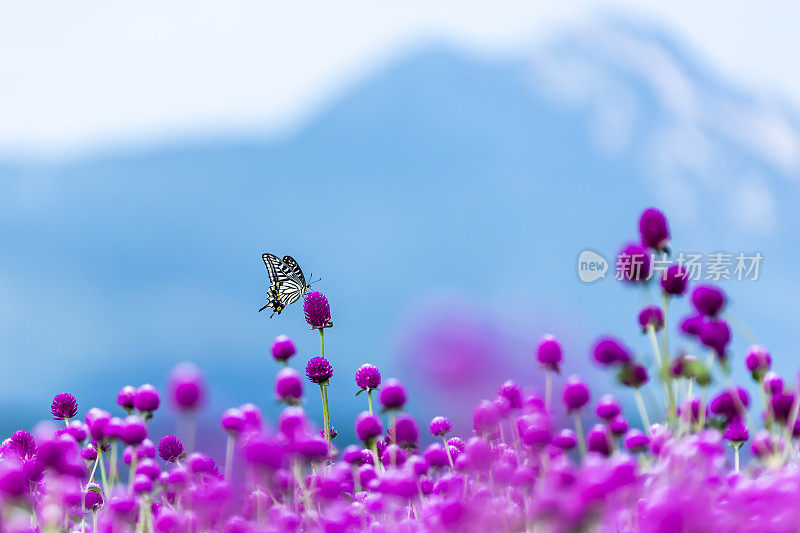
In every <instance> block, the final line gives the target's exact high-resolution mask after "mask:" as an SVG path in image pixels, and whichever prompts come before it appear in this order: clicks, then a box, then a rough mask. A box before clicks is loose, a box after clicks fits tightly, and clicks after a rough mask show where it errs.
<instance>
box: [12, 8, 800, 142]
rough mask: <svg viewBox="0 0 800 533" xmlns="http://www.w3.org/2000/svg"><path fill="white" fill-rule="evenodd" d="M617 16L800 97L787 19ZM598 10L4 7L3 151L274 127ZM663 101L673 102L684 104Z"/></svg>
mask: <svg viewBox="0 0 800 533" xmlns="http://www.w3.org/2000/svg"><path fill="white" fill-rule="evenodd" d="M613 5H614V6H618V7H621V8H632V9H635V10H637V12H640V13H642V14H643V15H645V16H647V17H651V18H653V19H655V20H659V21H661V22H663V23H664V24H665V25H667V26H669V27H673V28H674V29H675V30H676V31H678V32H679V33H680V34H682V35H683V36H685V37H686V38H687V39H688V40H689V41H690V42H691V43H692V44H693V45H694V46H697V47H698V49H699V50H700V52H701V53H702V54H704V55H706V56H708V57H711V58H712V59H713V60H714V61H715V63H717V64H719V65H722V66H723V68H724V70H725V71H726V72H729V73H732V74H733V75H735V76H737V77H739V78H740V79H752V78H753V73H757V74H758V78H755V79H759V80H762V81H763V82H764V83H765V84H769V85H770V86H772V87H777V88H778V89H780V90H782V91H784V92H785V93H787V94H792V95H795V96H798V100H800V58H795V57H794V56H791V54H786V53H784V52H785V50H787V49H791V48H792V47H793V45H794V44H796V42H797V38H796V37H795V28H794V25H793V24H791V23H790V21H791V20H792V19H793V18H792V17H789V16H783V17H781V20H779V21H775V24H767V22H768V21H765V19H764V17H765V15H764V13H778V12H779V11H780V10H767V9H764V8H763V6H760V5H755V4H752V3H749V2H745V1H743V0H741V1H737V2H733V4H731V3H730V2H725V3H722V2H721V1H716V0H715V1H710V2H707V3H703V4H701V5H698V4H696V3H689V2H688V1H677V2H672V3H668V4H663V3H658V4H651V5H643V4H642V3H641V2H638V1H634V0H624V1H618V2H615V3H614V4H613ZM598 6H602V7H606V6H608V3H607V2H601V1H600V0H582V1H579V2H574V3H541V2H523V1H521V0H516V1H500V2H492V3H486V2H479V1H477V0H473V1H455V0H441V1H439V2H421V1H410V2H401V3H388V2H370V1H367V0H355V1H351V0H345V1H342V2H335V3H319V2H313V3H312V2H290V3H286V2H275V1H266V0H234V1H232V2H226V3H224V4H220V3H218V2H210V1H208V0H203V1H189V0H175V1H173V2H168V3H164V2H157V1H156V0H141V1H139V2H134V3H131V2H115V1H111V2H109V1H107V0H87V1H85V2H80V3H74V2H73V3H64V2H61V1H58V0H40V1H35V0H34V1H32V2H5V3H2V4H0V151H3V152H20V151H31V150H32V151H35V152H37V153H41V152H43V151H44V152H49V153H52V152H64V151H71V150H75V149H81V148H86V147H93V146H98V145H100V146H102V145H106V144H114V143H117V142H130V141H136V140H146V141H152V140H154V139H157V138H159V137H171V136H182V135H187V134H198V133H200V134H202V133H203V132H215V133H219V132H225V131H247V130H254V129H255V130H258V131H264V130H267V129H273V130H274V129H280V128H285V127H287V126H291V125H292V124H297V123H298V121H302V120H303V119H304V117H307V116H308V115H309V114H310V113H312V112H313V111H314V110H315V109H316V108H317V107H318V106H319V105H321V104H322V103H323V102H325V101H326V100H327V99H328V98H330V96H331V95H332V94H335V93H336V91H338V90H341V89H342V87H343V86H345V85H346V84H347V83H348V82H349V81H350V80H352V79H353V78H354V77H355V76H358V75H360V74H362V73H364V72H366V71H368V70H369V69H370V68H372V67H374V66H375V65H377V64H380V63H381V62H383V61H385V60H386V59H387V58H389V57H391V56H392V55H394V54H397V53H399V52H400V51H401V50H404V49H406V48H407V47H409V46H412V45H414V44H415V43H418V42H420V41H421V40H424V39H431V38H433V39H436V38H438V39H447V40H453V41H456V42H458V43H460V44H462V45H465V46H468V47H471V48H473V49H475V50H480V51H489V52H492V51H497V50H504V49H508V48H510V47H517V46H520V45H521V44H522V43H527V42H528V41H530V40H535V39H540V38H543V37H545V36H547V35H549V34H551V33H552V32H554V31H558V28H560V27H561V26H562V25H564V24H567V23H570V22H573V21H575V20H580V19H583V18H584V17H585V16H587V14H590V13H592V12H593V11H595V10H596V9H598ZM791 9H796V8H794V7H792V8H791ZM795 20H796V18H795ZM742 35H749V36H750V37H751V38H749V39H747V50H746V52H747V53H744V52H743V51H742V50H740V48H741V47H737V46H736V43H737V42H739V41H742V40H743V39H742ZM658 72H660V73H661V74H668V72H667V71H665V70H661V71H658ZM664 86H665V87H669V86H670V85H664ZM672 87H673V89H675V88H677V89H679V86H677V85H674V86H672ZM670 97H671V98H673V97H676V98H678V99H679V100H678V103H680V102H681V100H680V98H681V94H680V92H677V93H674V94H672V95H670ZM770 131H773V130H770ZM779 141H780V142H781V143H784V144H782V146H784V149H783V151H782V152H781V154H783V155H782V157H786V154H790V156H789V157H794V156H792V155H791V154H792V153H793V150H796V148H793V147H792V145H791V142H789V143H788V144H787V143H786V138H785V136H784V137H781V139H779ZM787 146H788V148H786V147H787Z"/></svg>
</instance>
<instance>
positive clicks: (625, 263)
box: [617, 244, 652, 283]
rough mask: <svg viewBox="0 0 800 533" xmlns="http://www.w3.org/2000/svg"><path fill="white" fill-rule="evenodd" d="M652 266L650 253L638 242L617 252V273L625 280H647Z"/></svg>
mask: <svg viewBox="0 0 800 533" xmlns="http://www.w3.org/2000/svg"><path fill="white" fill-rule="evenodd" d="M651 267H652V263H651V261H650V253H649V252H648V251H647V249H646V248H644V247H643V246H640V245H638V244H628V245H627V246H625V247H624V248H623V249H622V250H621V251H620V252H619V254H617V273H618V275H619V276H620V277H621V279H622V280H623V281H627V282H630V283H636V282H640V281H647V280H648V279H649V278H650V274H651V272H650V270H651Z"/></svg>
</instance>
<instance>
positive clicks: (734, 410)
mask: <svg viewBox="0 0 800 533" xmlns="http://www.w3.org/2000/svg"><path fill="white" fill-rule="evenodd" d="M749 406H750V396H749V395H748V394H747V391H745V390H744V389H743V388H741V387H736V388H735V389H727V390H724V391H722V392H721V393H719V394H718V395H717V396H715V397H714V399H712V400H711V403H710V404H709V411H711V413H713V414H715V415H721V416H723V417H725V418H726V419H727V420H733V419H734V418H741V417H742V416H744V414H745V411H747V408H748V407H749Z"/></svg>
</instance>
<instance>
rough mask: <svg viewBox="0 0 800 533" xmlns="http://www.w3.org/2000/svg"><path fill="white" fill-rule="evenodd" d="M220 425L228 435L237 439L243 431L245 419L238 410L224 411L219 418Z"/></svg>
mask: <svg viewBox="0 0 800 533" xmlns="http://www.w3.org/2000/svg"><path fill="white" fill-rule="evenodd" d="M220 424H221V425H222V429H224V430H225V431H226V432H227V433H228V434H229V435H231V436H233V437H238V436H239V435H240V434H241V433H242V431H244V429H245V425H246V419H245V417H244V413H242V412H241V411H240V410H239V409H236V408H231V409H226V410H225V412H224V413H222V418H220Z"/></svg>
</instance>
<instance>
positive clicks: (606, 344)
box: [592, 337, 633, 366]
mask: <svg viewBox="0 0 800 533" xmlns="http://www.w3.org/2000/svg"><path fill="white" fill-rule="evenodd" d="M592 358H593V359H594V360H595V361H597V362H598V363H599V364H601V365H603V366H611V365H615V364H620V363H623V364H624V363H627V362H629V361H630V360H631V359H633V356H632V355H631V352H630V350H628V348H626V347H625V345H624V344H622V342H620V341H619V340H617V339H615V338H614V337H601V338H600V339H598V340H597V342H595V344H594V347H593V348H592Z"/></svg>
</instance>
